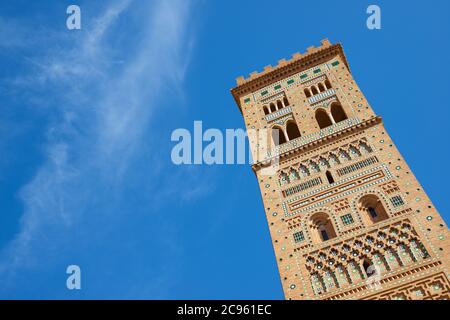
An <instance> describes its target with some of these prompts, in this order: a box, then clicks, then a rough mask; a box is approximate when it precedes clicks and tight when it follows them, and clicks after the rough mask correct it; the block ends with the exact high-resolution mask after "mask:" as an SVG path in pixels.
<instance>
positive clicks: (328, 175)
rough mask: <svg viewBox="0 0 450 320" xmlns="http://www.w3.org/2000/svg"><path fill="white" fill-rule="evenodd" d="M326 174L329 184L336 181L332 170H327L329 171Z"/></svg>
mask: <svg viewBox="0 0 450 320" xmlns="http://www.w3.org/2000/svg"><path fill="white" fill-rule="evenodd" d="M325 175H326V176H327V180H328V183H329V184H332V183H334V178H333V175H332V174H331V172H330V171H328V170H327V172H325Z"/></svg>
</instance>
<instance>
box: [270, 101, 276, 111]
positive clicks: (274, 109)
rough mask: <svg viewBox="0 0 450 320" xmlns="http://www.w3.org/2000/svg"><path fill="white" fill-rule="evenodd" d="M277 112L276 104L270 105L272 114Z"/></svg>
mask: <svg viewBox="0 0 450 320" xmlns="http://www.w3.org/2000/svg"><path fill="white" fill-rule="evenodd" d="M275 111H277V107H275V104H274V103H271V104H270V112H275Z"/></svg>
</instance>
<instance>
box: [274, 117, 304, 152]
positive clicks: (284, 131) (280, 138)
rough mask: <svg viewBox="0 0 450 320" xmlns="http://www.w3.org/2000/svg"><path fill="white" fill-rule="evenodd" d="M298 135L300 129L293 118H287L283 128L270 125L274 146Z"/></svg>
mask: <svg viewBox="0 0 450 320" xmlns="http://www.w3.org/2000/svg"><path fill="white" fill-rule="evenodd" d="M300 136H301V134H300V130H299V129H298V126H297V124H296V123H295V121H293V120H289V121H288V122H287V123H286V127H285V128H282V127H280V126H278V125H276V126H273V127H272V140H273V143H274V145H275V146H278V145H280V144H283V143H286V142H287V141H291V140H294V139H297V138H299V137H300Z"/></svg>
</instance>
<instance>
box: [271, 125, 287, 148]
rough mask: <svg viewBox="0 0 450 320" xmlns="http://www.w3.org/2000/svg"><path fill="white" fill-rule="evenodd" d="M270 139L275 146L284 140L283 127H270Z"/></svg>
mask: <svg viewBox="0 0 450 320" xmlns="http://www.w3.org/2000/svg"><path fill="white" fill-rule="evenodd" d="M272 141H273V143H274V145H276V146H278V145H280V144H283V143H285V142H286V137H285V136H284V132H283V129H281V128H280V127H273V128H272Z"/></svg>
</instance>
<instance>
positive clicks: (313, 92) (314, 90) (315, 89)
mask: <svg viewBox="0 0 450 320" xmlns="http://www.w3.org/2000/svg"><path fill="white" fill-rule="evenodd" d="M311 92H312V95H316V94H318V93H319V91H318V90H317V88H316V87H315V86H312V87H311Z"/></svg>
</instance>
